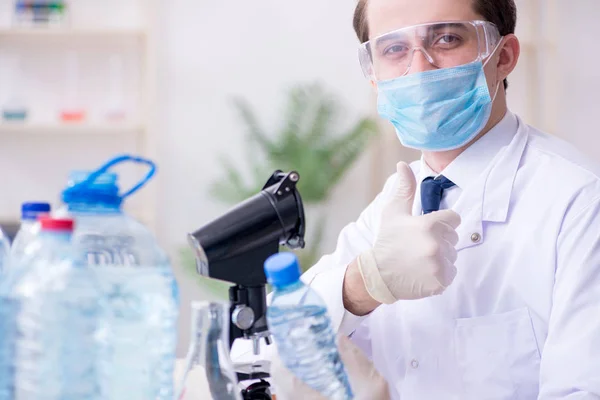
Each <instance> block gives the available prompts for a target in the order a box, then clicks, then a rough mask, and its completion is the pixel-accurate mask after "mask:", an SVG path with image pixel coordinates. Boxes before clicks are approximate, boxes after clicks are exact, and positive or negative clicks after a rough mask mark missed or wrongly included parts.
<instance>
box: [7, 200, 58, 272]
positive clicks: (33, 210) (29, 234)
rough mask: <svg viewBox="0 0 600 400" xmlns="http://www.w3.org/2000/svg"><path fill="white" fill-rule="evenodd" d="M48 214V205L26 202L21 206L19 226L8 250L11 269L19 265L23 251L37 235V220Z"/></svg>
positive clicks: (23, 254)
mask: <svg viewBox="0 0 600 400" xmlns="http://www.w3.org/2000/svg"><path fill="white" fill-rule="evenodd" d="M49 213H50V204H48V203H37V202H28V203H23V204H22V205H21V226H20V228H19V231H18V232H17V235H16V236H15V239H14V240H13V243H12V246H11V248H10V257H9V260H10V262H9V265H10V266H11V267H15V266H18V265H19V263H20V260H21V259H22V258H23V257H24V256H25V249H26V248H27V246H28V245H29V244H30V243H31V242H32V241H33V240H35V238H36V236H37V235H38V233H39V224H38V223H37V220H38V218H39V217H40V216H42V215H44V214H49ZM30 249H31V248H30Z"/></svg>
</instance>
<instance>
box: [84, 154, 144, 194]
mask: <svg viewBox="0 0 600 400" xmlns="http://www.w3.org/2000/svg"><path fill="white" fill-rule="evenodd" d="M126 161H133V162H135V163H138V164H146V165H148V166H149V167H150V170H149V171H148V173H147V174H146V176H145V177H144V178H143V179H142V180H141V181H139V182H138V183H137V184H136V185H135V186H133V187H132V188H131V189H129V190H128V191H127V192H125V193H123V194H120V195H119V197H120V198H121V199H124V198H126V197H128V196H131V195H132V194H134V193H135V192H137V191H138V190H140V188H141V187H142V186H144V185H145V184H146V183H148V181H149V180H150V179H152V177H153V176H154V174H155V173H156V164H155V163H154V162H153V161H151V160H148V159H147V158H142V157H138V156H132V155H129V154H124V155H121V156H117V157H115V158H113V159H111V160H109V161H108V162H107V163H106V164H104V165H102V166H101V167H100V168H98V169H97V170H95V171H94V172H92V173H91V174H90V175H89V176H88V177H87V179H85V180H84V181H82V182H81V183H79V184H78V185H76V186H79V187H83V188H85V187H86V186H89V185H90V184H92V183H93V182H94V181H95V180H96V178H98V177H99V176H100V175H102V174H103V173H105V172H106V171H108V170H109V169H110V168H111V167H114V166H115V165H117V164H120V163H122V162H126Z"/></svg>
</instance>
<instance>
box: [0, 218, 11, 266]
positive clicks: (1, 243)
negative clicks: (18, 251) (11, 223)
mask: <svg viewBox="0 0 600 400" xmlns="http://www.w3.org/2000/svg"><path fill="white" fill-rule="evenodd" d="M9 261H10V240H9V239H8V237H7V236H6V235H5V234H4V232H3V231H2V229H0V273H4V272H6V270H7V269H8V267H9ZM0 278H1V277H0Z"/></svg>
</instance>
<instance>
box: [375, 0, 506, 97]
mask: <svg viewBox="0 0 600 400" xmlns="http://www.w3.org/2000/svg"><path fill="white" fill-rule="evenodd" d="M474 1H476V0H368V5H367V23H368V27H369V36H370V39H372V38H375V37H378V36H380V35H382V34H385V33H388V32H391V31H394V30H396V29H400V28H404V27H408V26H413V25H419V24H424V23H429V22H439V21H472V20H483V17H482V16H481V15H479V14H477V13H476V12H475V11H474V9H473V2H474ZM489 64H493V63H492V62H490V63H489ZM432 69H437V67H435V66H433V65H432V64H431V63H430V62H429V61H427V59H426V58H425V57H424V56H423V54H421V52H419V51H416V52H415V53H414V57H413V59H412V64H411V66H410V70H409V71H408V74H414V73H418V72H423V71H427V70H432ZM485 70H486V77H487V81H488V84H489V85H490V87H489V90H490V93H491V94H492V95H493V94H494V92H495V90H496V88H495V87H493V86H494V85H495V84H497V82H498V81H497V79H495V68H493V65H487V66H486V68H485ZM386 78H388V77H386Z"/></svg>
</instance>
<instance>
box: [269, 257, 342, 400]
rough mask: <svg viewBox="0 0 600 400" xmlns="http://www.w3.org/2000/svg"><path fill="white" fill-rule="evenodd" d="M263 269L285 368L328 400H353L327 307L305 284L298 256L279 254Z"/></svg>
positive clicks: (271, 324) (271, 326) (272, 328)
mask: <svg viewBox="0 0 600 400" xmlns="http://www.w3.org/2000/svg"><path fill="white" fill-rule="evenodd" d="M264 269H265V274H266V275H267V279H268V281H269V283H270V284H271V285H273V288H274V290H273V297H272V299H271V305H270V306H269V308H268V310H267V321H268V323H269V330H270V332H271V333H272V334H273V337H274V339H275V343H276V344H277V349H278V352H279V356H280V357H281V361H282V362H283V364H284V365H285V366H286V367H287V368H288V369H289V370H290V371H292V372H293V373H294V374H295V375H296V376H297V377H298V378H300V379H301V380H303V381H304V382H305V383H306V384H307V385H309V386H310V387H312V388H313V389H315V390H316V391H318V392H320V393H321V394H323V395H324V396H325V397H326V398H327V399H333V400H347V399H351V398H352V389H351V388H350V383H349V380H348V376H347V374H346V369H345V367H344V364H343V363H342V360H341V358H340V355H339V353H338V349H337V345H336V341H335V334H334V332H333V329H332V327H331V320H330V318H329V315H328V314H327V307H326V305H325V303H324V302H323V300H322V299H321V297H320V296H319V295H318V294H317V293H316V292H315V291H314V290H312V289H311V288H310V287H308V286H306V285H305V284H304V283H303V282H302V281H301V280H300V266H299V264H298V259H297V258H296V256H295V255H294V253H290V252H286V253H278V254H274V255H273V256H271V257H269V258H268V259H267V260H266V261H265V268H264Z"/></svg>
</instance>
